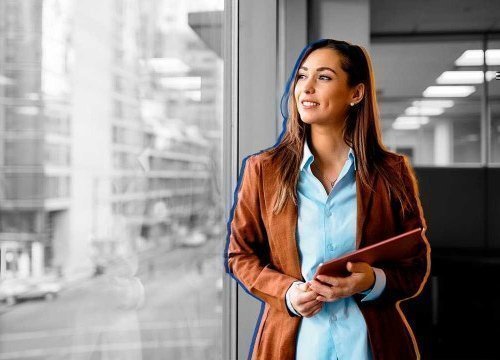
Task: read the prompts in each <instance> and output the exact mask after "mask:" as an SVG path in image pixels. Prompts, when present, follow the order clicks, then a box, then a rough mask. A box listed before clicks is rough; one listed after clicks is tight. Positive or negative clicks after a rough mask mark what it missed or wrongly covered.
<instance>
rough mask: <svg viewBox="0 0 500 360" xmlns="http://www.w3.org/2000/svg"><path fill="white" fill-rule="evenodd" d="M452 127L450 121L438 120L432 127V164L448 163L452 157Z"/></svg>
mask: <svg viewBox="0 0 500 360" xmlns="http://www.w3.org/2000/svg"><path fill="white" fill-rule="evenodd" d="M452 141H453V128H452V125H451V122H450V121H446V120H440V121H437V122H436V125H435V127H434V165H449V164H451V163H452V161H453V157H452V151H451V148H452Z"/></svg>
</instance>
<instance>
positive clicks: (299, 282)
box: [285, 281, 303, 316]
mask: <svg viewBox="0 0 500 360" xmlns="http://www.w3.org/2000/svg"><path fill="white" fill-rule="evenodd" d="M299 284H303V282H302V281H295V282H293V284H292V285H291V286H290V287H289V288H288V290H287V291H286V295H285V299H286V306H287V307H288V310H290V312H291V313H292V314H294V315H296V316H302V315H300V314H299V313H298V312H297V311H296V310H295V309H294V308H293V305H292V301H291V300H290V289H291V288H292V286H297V285H299Z"/></svg>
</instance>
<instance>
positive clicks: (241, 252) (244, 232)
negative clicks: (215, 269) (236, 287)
mask: <svg viewBox="0 0 500 360" xmlns="http://www.w3.org/2000/svg"><path fill="white" fill-rule="evenodd" d="M262 194H263V192H262V177H261V168H260V164H259V161H258V159H256V158H255V156H251V157H249V158H248V159H247V164H246V166H245V169H244V173H243V179H242V181H241V187H240V189H239V191H238V197H237V203H236V206H235V209H234V216H233V219H232V221H231V226H230V234H229V246H228V251H227V254H226V257H227V268H228V271H229V272H230V273H232V274H234V275H235V277H236V278H237V280H239V282H240V283H241V285H244V287H245V288H246V289H247V291H250V293H252V294H254V295H255V296H256V297H257V298H259V299H260V300H262V301H264V302H266V303H267V304H269V305H270V306H271V307H273V308H275V309H278V310H280V311H283V312H285V313H287V314H288V309H287V307H286V292H287V290H288V288H289V287H290V286H291V285H292V283H293V282H294V281H297V279H295V278H294V277H291V276H288V275H285V274H283V273H281V272H279V271H277V270H276V269H275V268H274V267H273V265H272V263H271V260H270V250H269V243H268V237H267V232H266V229H265V226H264V223H263V220H262V216H261V215H262V210H261V209H262V205H263V204H262V200H261V196H262Z"/></svg>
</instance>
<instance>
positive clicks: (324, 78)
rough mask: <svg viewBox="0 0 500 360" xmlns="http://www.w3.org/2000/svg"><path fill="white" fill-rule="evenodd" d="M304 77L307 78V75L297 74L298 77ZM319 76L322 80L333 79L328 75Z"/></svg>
mask: <svg viewBox="0 0 500 360" xmlns="http://www.w3.org/2000/svg"><path fill="white" fill-rule="evenodd" d="M303 78H305V75H304V74H299V75H297V79H303ZM319 78H320V79H321V80H331V78H330V77H328V76H326V75H320V76H319Z"/></svg>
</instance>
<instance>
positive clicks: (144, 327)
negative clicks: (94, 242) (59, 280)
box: [0, 241, 223, 360]
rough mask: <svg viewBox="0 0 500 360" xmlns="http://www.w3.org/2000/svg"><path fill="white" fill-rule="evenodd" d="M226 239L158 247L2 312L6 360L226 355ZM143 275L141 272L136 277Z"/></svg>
mask: <svg viewBox="0 0 500 360" xmlns="http://www.w3.org/2000/svg"><path fill="white" fill-rule="evenodd" d="M221 246H222V245H221V244H216V241H209V242H208V243H206V244H204V245H203V246H202V247H198V248H179V249H174V250H169V251H164V252H162V251H157V252H154V253H153V255H150V256H149V259H147V257H146V256H143V257H141V259H140V260H139V269H138V271H137V273H136V274H134V273H133V270H130V269H131V268H133V266H132V267H130V266H126V265H124V266H121V267H120V266H117V267H116V269H114V270H113V271H109V272H107V273H106V274H105V275H102V276H100V277H97V278H94V279H89V280H85V281H83V282H81V283H79V284H77V285H74V286H72V287H71V288H68V289H66V290H64V291H63V292H61V294H60V296H59V297H58V298H57V299H55V300H54V301H44V300H39V301H26V302H22V303H20V304H17V305H15V306H13V307H11V308H9V310H8V311H6V312H4V313H2V314H1V315H0V360H4V359H44V360H45V359H89V360H90V359H92V360H94V359H106V360H108V359H120V360H140V359H147V360H149V359H151V360H154V359H162V360H163V359H176V360H177V359H189V360H192V359H220V358H221V355H220V351H221V345H222V334H221V332H222V311H221V304H220V298H219V297H220V294H219V293H218V291H217V289H216V285H215V284H216V281H217V278H218V277H220V276H221V274H222V272H223V264H222V252H221V251H222V250H221ZM134 275H137V276H134Z"/></svg>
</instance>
